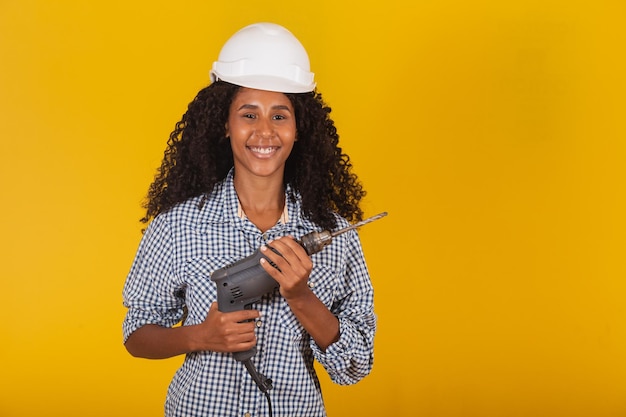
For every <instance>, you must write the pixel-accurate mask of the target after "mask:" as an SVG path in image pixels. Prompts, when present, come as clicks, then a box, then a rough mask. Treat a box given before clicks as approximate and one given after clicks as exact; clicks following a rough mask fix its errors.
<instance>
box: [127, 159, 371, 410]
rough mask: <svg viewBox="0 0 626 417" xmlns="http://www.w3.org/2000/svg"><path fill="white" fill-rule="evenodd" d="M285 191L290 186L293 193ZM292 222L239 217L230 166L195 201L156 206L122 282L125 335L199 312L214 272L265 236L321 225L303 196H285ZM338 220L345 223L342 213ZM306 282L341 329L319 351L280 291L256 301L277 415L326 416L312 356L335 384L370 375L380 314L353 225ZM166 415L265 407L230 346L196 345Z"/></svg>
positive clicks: (261, 358) (262, 358) (194, 318)
mask: <svg viewBox="0 0 626 417" xmlns="http://www.w3.org/2000/svg"><path fill="white" fill-rule="evenodd" d="M289 193H290V190H289V189H288V190H287V195H289ZM286 201H287V210H288V221H287V222H286V223H284V224H283V223H278V224H277V225H276V226H274V227H273V228H272V229H270V230H268V231H267V232H265V233H261V232H260V231H259V230H258V229H257V228H256V226H254V225H253V224H252V223H251V222H250V221H249V220H247V219H245V218H240V217H239V216H237V207H238V198H237V194H236V192H235V189H234V186H233V171H232V170H231V172H230V173H229V175H228V177H227V178H226V179H225V180H224V181H222V182H221V183H219V184H217V185H216V186H215V188H214V190H213V192H212V194H211V195H210V197H209V199H208V200H207V202H206V204H205V205H204V206H203V207H202V208H200V207H199V202H200V197H196V198H192V199H189V200H188V201H186V202H183V203H181V204H179V205H177V206H175V207H174V208H173V209H171V210H169V211H167V212H165V213H162V214H160V215H159V216H157V217H156V218H155V219H154V221H153V222H152V223H151V224H150V225H149V227H148V229H147V230H146V232H145V234H144V236H143V238H142V241H141V243H140V245H139V249H138V251H137V254H136V257H135V260H134V262H133V265H132V267H131V270H130V272H129V275H128V277H127V280H126V284H125V286H124V291H123V296H124V305H125V306H126V307H127V308H128V312H127V315H126V318H125V320H124V323H123V332H124V341H126V339H127V338H128V336H130V334H131V333H133V332H134V331H135V330H137V329H138V328H139V327H141V326H143V325H146V324H158V325H161V326H168V327H171V326H173V325H175V324H176V323H178V322H180V321H181V320H182V319H183V315H184V308H185V307H186V309H187V310H188V315H187V318H186V319H185V322H184V325H191V324H198V323H201V322H202V321H204V320H205V318H206V315H207V312H208V310H209V307H210V305H211V303H212V302H214V301H216V298H217V295H216V288H215V284H214V282H213V281H211V279H210V275H211V272H212V271H215V270H216V269H219V268H221V267H223V266H225V265H228V264H230V263H232V262H234V261H237V260H239V259H241V258H244V257H246V256H248V255H250V254H251V253H252V252H253V251H254V250H255V249H257V248H258V247H259V246H260V245H262V244H263V243H265V242H267V241H269V240H271V239H276V238H278V237H280V236H284V235H287V234H290V235H292V236H294V237H300V236H302V235H304V234H306V233H308V232H311V231H314V230H319V228H317V227H316V226H315V224H314V223H312V222H310V221H309V220H307V219H305V218H303V217H302V215H301V206H300V202H299V200H298V201H296V202H292V201H291V199H290V198H287V199H286ZM339 222H340V226H341V227H344V226H347V225H348V223H347V222H346V221H345V219H342V218H339ZM312 260H313V263H314V268H313V271H312V272H311V275H310V277H309V287H310V288H311V289H312V291H313V292H314V293H315V294H316V296H317V297H318V298H319V299H320V300H322V302H324V304H325V305H326V306H327V307H328V308H329V309H330V310H331V311H332V312H333V313H334V314H335V315H336V316H337V318H338V319H339V326H340V337H339V340H338V341H337V342H335V343H334V344H332V345H331V346H330V347H328V348H327V349H326V351H325V352H322V351H321V350H320V349H319V347H318V346H317V345H316V344H315V342H314V341H313V340H312V339H311V337H310V336H309V335H308V333H306V331H305V330H304V329H303V327H302V325H301V324H300V323H299V322H298V320H297V319H296V317H295V316H294V315H293V313H292V312H291V310H290V309H289V306H288V304H287V303H286V301H285V300H284V299H283V298H282V297H281V296H280V293H279V292H278V290H276V291H275V292H274V293H273V294H271V295H270V296H269V297H263V299H262V300H261V301H260V302H259V303H257V304H255V306H254V308H256V309H258V310H260V312H261V318H260V321H261V322H260V323H259V324H258V325H259V327H257V329H256V336H257V349H258V351H259V352H258V353H257V355H256V356H255V357H254V360H253V361H254V363H255V366H256V367H257V369H258V371H259V372H260V373H262V374H264V375H265V376H267V377H268V378H271V379H272V381H273V389H272V390H270V391H269V394H270V397H271V401H272V409H273V414H274V416H276V417H278V416H298V417H305V416H325V415H326V413H325V411H324V404H323V401H322V394H321V391H320V385H319V381H318V379H317V376H316V374H315V370H314V367H313V361H314V360H317V361H318V362H319V363H320V364H321V365H322V366H323V367H324V368H325V369H326V371H327V372H328V374H329V375H330V377H331V379H332V380H333V381H334V382H335V383H338V384H342V385H346V384H353V383H356V382H357V381H359V380H360V379H361V378H363V377H365V376H366V375H367V374H369V372H370V370H371V369H372V363H373V341H374V332H375V328H376V317H375V315H374V311H373V290H372V285H371V282H370V279H369V274H368V271H367V267H366V265H365V261H364V258H363V252H362V250H361V244H360V241H359V237H358V235H357V233H356V232H354V231H351V232H348V233H344V234H342V235H339V236H337V237H335V238H334V239H333V242H332V244H331V245H329V246H328V247H326V248H325V249H324V250H323V251H321V252H319V253H317V254H314V255H313V256H312ZM165 414H166V415H167V416H186V417H189V416H220V417H222V416H227V417H230V416H241V417H243V416H247V415H250V416H267V415H268V406H267V400H266V398H265V396H264V395H263V394H262V393H261V392H260V390H259V389H258V388H257V387H256V385H255V384H254V382H253V381H252V379H251V378H250V376H249V375H248V373H247V371H246V369H245V367H244V366H243V365H242V363H240V362H237V361H236V360H234V359H233V358H232V355H231V354H229V353H219V352H211V351H201V352H193V353H190V354H188V355H187V356H186V358H185V361H184V363H183V365H182V366H181V368H180V369H179V370H178V371H177V372H176V374H175V376H174V378H173V380H172V382H171V384H170V387H169V390H168V394H167V399H166V403H165Z"/></svg>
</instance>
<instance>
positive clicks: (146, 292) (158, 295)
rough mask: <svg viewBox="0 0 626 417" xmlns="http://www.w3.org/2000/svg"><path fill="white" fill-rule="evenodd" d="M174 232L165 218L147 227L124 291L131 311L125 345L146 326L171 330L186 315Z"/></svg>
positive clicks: (123, 326) (126, 320) (126, 321)
mask: <svg viewBox="0 0 626 417" xmlns="http://www.w3.org/2000/svg"><path fill="white" fill-rule="evenodd" d="M173 255H174V254H173V243H172V233H171V230H170V228H169V225H168V224H167V222H166V220H165V219H164V218H163V217H159V216H157V218H156V219H154V220H153V222H152V223H151V224H150V225H149V226H148V228H147V230H146V232H145V234H144V236H143V238H142V240H141V243H140V244H139V249H138V250H137V254H136V255H135V259H134V261H133V264H132V266H131V269H130V272H129V273H128V276H127V278H126V283H125V284H124V289H123V293H122V295H123V302H124V306H125V307H127V308H128V311H127V313H126V318H125V319H124V322H123V325H122V330H123V337H124V343H126V340H127V339H128V337H129V336H130V335H131V334H132V333H133V332H134V331H135V330H137V329H138V328H140V327H142V326H144V325H146V324H158V325H161V326H165V327H171V326H173V325H174V324H176V323H178V322H179V321H180V320H181V319H182V317H183V314H184V309H183V302H184V301H183V299H182V297H177V296H176V293H177V288H176V285H175V276H174V267H173Z"/></svg>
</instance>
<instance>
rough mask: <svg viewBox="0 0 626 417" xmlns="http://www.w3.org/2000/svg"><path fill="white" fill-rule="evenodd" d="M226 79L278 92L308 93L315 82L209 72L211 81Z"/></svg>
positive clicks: (313, 88) (312, 88)
mask: <svg viewBox="0 0 626 417" xmlns="http://www.w3.org/2000/svg"><path fill="white" fill-rule="evenodd" d="M217 80H221V81H226V82H228V83H231V84H235V85H238V86H241V87H247V88H254V89H256V90H265V91H275V92H278V93H308V92H311V91H313V90H315V83H310V84H300V83H296V82H291V81H289V80H286V79H285V78H282V77H273V76H271V75H240V76H234V75H229V76H223V75H220V74H218V73H217V71H212V72H211V81H213V82H215V81H217Z"/></svg>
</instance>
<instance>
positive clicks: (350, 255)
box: [124, 23, 376, 416]
mask: <svg viewBox="0 0 626 417" xmlns="http://www.w3.org/2000/svg"><path fill="white" fill-rule="evenodd" d="M211 78H212V81H213V82H212V83H211V85H209V86H208V87H206V88H204V89H203V90H201V91H200V92H199V93H198V95H197V96H196V98H195V99H194V100H193V101H192V103H191V104H190V105H189V108H188V110H187V112H186V113H185V115H184V116H183V118H182V120H181V121H180V122H178V123H177V125H176V128H175V130H174V131H173V132H172V134H171V135H170V141H169V143H168V148H167V150H166V152H165V157H164V160H163V163H162V165H161V168H160V171H159V173H158V175H157V177H156V179H155V181H154V183H153V184H152V185H151V187H150V191H149V194H148V200H147V203H146V208H147V214H146V217H145V218H144V219H143V221H145V222H150V224H149V226H148V228H147V230H146V232H145V234H144V236H143V239H142V242H141V244H140V246H139V249H138V252H137V254H136V257H135V261H134V263H133V266H132V268H131V271H130V273H129V275H128V277H127V281H126V284H125V287H124V304H125V305H126V306H127V307H128V313H127V316H126V319H125V321H124V340H125V346H126V348H127V350H128V351H129V352H130V353H131V354H132V355H133V356H137V357H144V358H169V357H173V356H176V355H181V354H185V355H186V358H185V362H184V363H183V365H182V366H181V368H180V369H179V370H178V372H177V373H176V375H175V376H174V379H173V380H172V383H171V385H170V388H169V390H168V396H167V399H166V406H165V408H166V415H168V416H196V415H197V416H201V415H203V416H204V415H211V416H213V415H215V416H244V415H248V416H265V415H271V413H272V412H273V414H274V415H276V416H283V415H284V416H287V415H289V416H293V415H297V416H323V415H325V411H324V405H323V401H322V396H321V391H320V386H319V382H318V379H317V376H316V375H315V370H314V368H313V361H314V360H317V361H318V362H319V363H320V364H322V365H323V367H324V368H325V369H326V371H327V372H328V373H329V375H330V377H331V379H332V380H333V381H334V382H336V383H339V384H352V383H356V382H357V381H359V380H360V379H362V378H363V377H365V376H366V375H367V374H369V372H370V371H371V368H372V360H373V338H374V332H375V321H376V320H375V315H374V312H373V294H372V286H371V283H370V279H369V275H368V272H367V267H366V265H365V261H364V259H363V253H362V250H361V245H360V242H359V238H358V235H357V234H356V233H355V232H348V233H345V234H343V235H340V236H338V237H336V238H335V239H333V242H332V244H331V245H330V246H328V247H327V248H325V249H324V250H323V251H321V252H319V253H317V254H315V255H313V256H312V257H309V256H308V255H307V254H306V252H305V251H304V249H303V248H302V247H301V246H300V245H299V244H298V243H297V242H296V241H295V240H294V238H299V237H301V236H303V235H305V234H306V233H309V232H311V231H315V230H320V229H335V228H337V227H345V226H347V225H348V224H349V223H348V222H349V221H356V220H360V219H361V217H362V211H361V210H360V208H359V202H360V200H361V198H362V197H363V196H364V194H365V193H364V191H363V190H362V188H361V185H360V184H359V182H358V180H357V178H356V176H355V175H354V174H352V173H351V172H350V169H351V165H350V163H349V158H348V157H347V156H346V155H344V154H342V151H341V148H339V147H338V135H337V132H336V129H335V127H334V123H333V121H332V120H331V119H330V117H329V113H330V108H328V107H327V106H326V105H325V104H324V102H323V100H322V97H321V95H320V94H319V93H317V92H316V91H315V84H314V83H313V74H312V73H310V72H309V61H308V56H307V55H306V51H305V50H304V48H303V47H302V45H301V44H300V43H299V41H298V40H297V39H296V38H295V37H294V36H293V35H292V34H291V33H290V32H288V31H287V30H286V29H285V28H282V27H281V26H278V25H274V24H268V23H261V24H255V25H250V26H248V27H246V28H243V29H242V30H240V31H239V32H237V33H236V34H235V35H233V37H231V38H230V39H229V41H228V42H227V43H226V44H225V45H224V47H223V48H222V51H221V52H220V56H219V59H218V61H217V62H216V63H215V64H214V66H213V70H212V72H211ZM268 246H271V248H273V249H275V251H276V252H278V253H279V254H280V255H278V254H277V253H276V252H274V251H271V250H268V249H267V247H268ZM259 247H261V250H262V252H263V253H264V255H266V257H267V258H268V259H269V260H270V261H271V262H272V263H273V264H274V266H272V265H270V263H269V262H265V260H262V261H261V264H262V267H263V268H264V270H265V271H266V272H267V273H268V274H269V275H270V276H271V277H272V278H274V279H275V280H276V282H277V283H278V284H279V288H278V289H277V290H276V291H275V292H274V293H271V294H267V295H266V296H264V297H263V298H262V299H261V301H260V302H259V303H256V304H255V305H254V306H253V309H251V310H243V311H236V312H230V313H223V312H220V311H219V309H218V305H217V302H216V298H217V296H216V288H215V284H214V283H213V282H212V281H211V279H210V276H211V273H212V272H213V271H215V270H217V269H219V268H221V267H223V266H225V265H228V264H230V263H232V262H234V261H237V260H239V259H242V258H244V257H246V256H248V255H250V254H251V253H252V252H253V251H254V250H256V249H257V248H259ZM181 321H182V325H180V326H175V325H176V324H177V323H179V322H181ZM255 347H256V349H257V352H258V353H257V354H256V356H255V357H254V358H253V362H254V364H255V366H256V368H258V369H259V371H260V372H262V373H263V374H265V375H267V376H268V377H269V378H271V379H272V381H273V388H272V390H271V395H270V397H271V403H266V401H265V398H264V397H263V394H262V393H261V392H260V391H259V390H258V389H257V387H256V386H255V383H254V381H253V380H252V378H251V377H250V375H249V374H248V373H247V371H246V369H245V368H244V367H243V366H242V364H241V363H240V362H237V361H235V360H234V359H233V357H232V353H233V352H241V351H246V350H249V349H252V348H255Z"/></svg>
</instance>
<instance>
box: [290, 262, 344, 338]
mask: <svg viewBox="0 0 626 417" xmlns="http://www.w3.org/2000/svg"><path fill="white" fill-rule="evenodd" d="M336 282H337V280H336V279H335V270H334V269H332V268H330V267H328V266H324V265H316V266H315V268H313V271H312V272H311V276H310V277H309V282H308V283H309V288H311V291H313V294H315V296H316V297H317V298H319V299H320V301H322V303H324V305H325V306H326V307H327V308H328V309H329V310H330V308H331V306H332V304H333V302H334V299H335V292H336ZM280 324H281V325H282V326H283V327H285V328H286V329H287V330H288V331H289V332H290V333H292V336H293V337H294V340H300V339H302V338H303V337H304V336H305V335H306V331H305V330H304V328H303V327H302V325H301V324H300V322H299V321H298V319H297V318H296V316H295V315H294V314H293V312H292V311H291V308H289V304H287V302H286V301H285V300H284V299H283V300H282V302H281V304H280Z"/></svg>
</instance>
